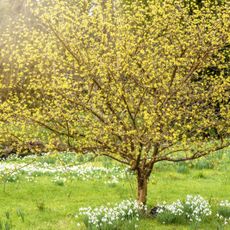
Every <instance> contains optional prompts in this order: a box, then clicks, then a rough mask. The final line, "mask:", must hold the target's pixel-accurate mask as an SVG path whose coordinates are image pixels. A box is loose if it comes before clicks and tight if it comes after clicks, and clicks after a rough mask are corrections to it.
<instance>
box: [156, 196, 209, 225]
mask: <svg viewBox="0 0 230 230" xmlns="http://www.w3.org/2000/svg"><path fill="white" fill-rule="evenodd" d="M165 212H167V213H169V214H170V213H171V215H173V216H175V217H176V216H184V218H185V220H188V221H190V222H201V221H202V220H203V219H204V218H205V217H208V216H210V215H211V214H212V211H211V207H210V205H209V202H208V201H207V200H205V199H204V198H203V197H202V196H200V195H196V196H192V195H187V196H186V200H185V201H184V202H183V201H180V200H177V201H176V202H174V203H172V204H166V203H163V204H160V205H158V210H157V213H158V215H159V214H164V213H165Z"/></svg>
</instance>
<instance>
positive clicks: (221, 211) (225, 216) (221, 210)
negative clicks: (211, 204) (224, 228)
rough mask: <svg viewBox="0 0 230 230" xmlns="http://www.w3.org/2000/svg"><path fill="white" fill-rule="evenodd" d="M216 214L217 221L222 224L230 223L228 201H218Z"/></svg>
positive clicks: (229, 204) (229, 203) (229, 202)
mask: <svg viewBox="0 0 230 230" xmlns="http://www.w3.org/2000/svg"><path fill="white" fill-rule="evenodd" d="M216 216H217V218H218V219H219V221H221V222H222V223H223V224H224V225H227V224H229V223H230V201H228V200H222V201H221V202H220V203H219V207H218V211H217V214H216Z"/></svg>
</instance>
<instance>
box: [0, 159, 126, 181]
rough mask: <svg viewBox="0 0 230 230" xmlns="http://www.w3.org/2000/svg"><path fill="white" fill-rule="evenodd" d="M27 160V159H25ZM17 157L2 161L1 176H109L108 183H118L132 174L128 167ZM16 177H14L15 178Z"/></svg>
mask: <svg viewBox="0 0 230 230" xmlns="http://www.w3.org/2000/svg"><path fill="white" fill-rule="evenodd" d="M23 160H25V159H23ZM20 161H21V159H17V161H15V162H7V161H0V177H1V176H2V177H3V176H5V177H9V179H11V181H13V179H14V180H15V181H16V180H17V179H18V178H19V176H20V175H21V174H24V175H26V176H27V177H26V178H28V181H34V180H33V178H32V177H36V176H41V175H49V176H56V175H60V176H62V177H71V178H72V179H74V178H76V179H79V180H83V181H88V180H93V179H101V178H105V177H107V180H108V184H110V183H112V184H117V183H119V181H120V180H122V179H124V178H126V177H127V175H130V173H129V172H128V170H127V169H124V168H120V167H117V166H114V167H111V168H105V167H102V166H100V167H99V166H94V165H93V164H87V165H68V164H66V165H58V164H48V163H46V162H44V163H42V162H33V163H31V164H28V162H20ZM13 177H14V178H13Z"/></svg>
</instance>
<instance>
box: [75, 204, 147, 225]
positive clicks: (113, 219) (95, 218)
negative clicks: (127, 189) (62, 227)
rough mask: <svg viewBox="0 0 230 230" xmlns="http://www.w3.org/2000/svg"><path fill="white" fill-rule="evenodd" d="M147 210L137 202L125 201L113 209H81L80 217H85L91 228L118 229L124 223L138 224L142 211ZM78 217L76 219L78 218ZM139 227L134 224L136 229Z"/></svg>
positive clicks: (108, 206)
mask: <svg viewBox="0 0 230 230" xmlns="http://www.w3.org/2000/svg"><path fill="white" fill-rule="evenodd" d="M143 210H145V211H146V210H147V208H146V207H145V206H144V205H142V204H139V203H138V202H137V201H133V200H124V201H122V202H121V203H118V204H116V205H115V206H113V207H111V205H110V204H108V205H107V206H100V207H97V208H92V207H87V208H80V209H79V214H78V215H79V216H80V217H83V219H84V223H85V225H86V226H88V227H89V226H91V227H94V228H96V229H103V228H107V229H108V226H110V227H109V229H117V227H118V226H117V225H118V224H120V223H123V222H124V221H129V223H131V222H132V221H133V222H135V223H136V222H137V221H138V220H139V213H140V211H143ZM78 215H77V216H76V217H78ZM136 227H137V225H136V224H134V228H136Z"/></svg>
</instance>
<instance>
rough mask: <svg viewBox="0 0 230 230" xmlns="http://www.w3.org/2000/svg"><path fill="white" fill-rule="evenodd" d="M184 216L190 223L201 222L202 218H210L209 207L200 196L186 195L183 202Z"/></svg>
mask: <svg viewBox="0 0 230 230" xmlns="http://www.w3.org/2000/svg"><path fill="white" fill-rule="evenodd" d="M185 207H186V210H185V211H186V212H185V215H186V217H187V218H188V219H189V220H190V221H192V222H193V221H196V222H201V220H202V218H203V217H207V216H211V215H212V211H211V206H210V205H209V202H208V201H207V200H205V199H204V198H203V197H202V196H200V195H196V196H192V195H187V197H186V201H185Z"/></svg>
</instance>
